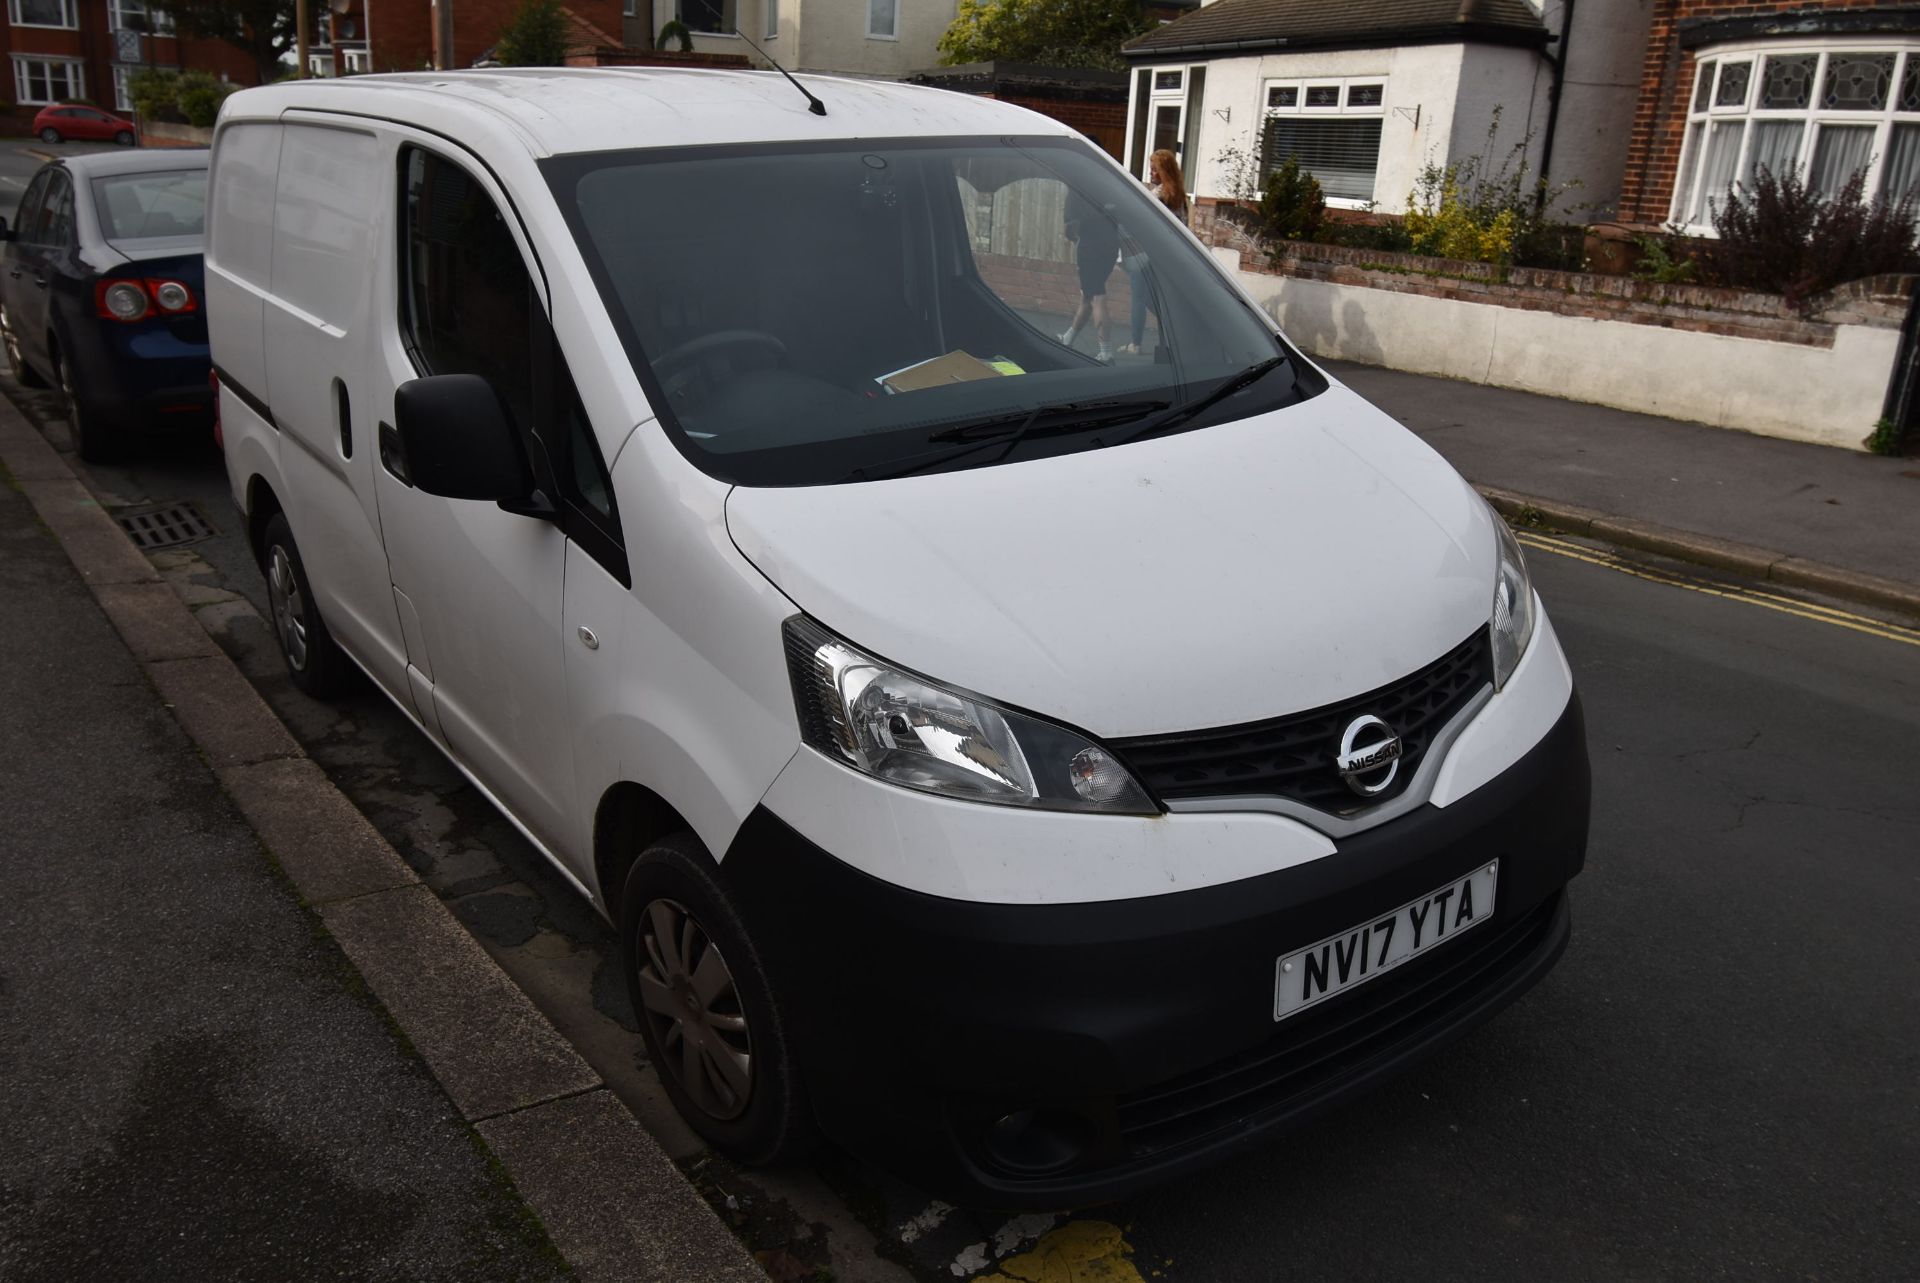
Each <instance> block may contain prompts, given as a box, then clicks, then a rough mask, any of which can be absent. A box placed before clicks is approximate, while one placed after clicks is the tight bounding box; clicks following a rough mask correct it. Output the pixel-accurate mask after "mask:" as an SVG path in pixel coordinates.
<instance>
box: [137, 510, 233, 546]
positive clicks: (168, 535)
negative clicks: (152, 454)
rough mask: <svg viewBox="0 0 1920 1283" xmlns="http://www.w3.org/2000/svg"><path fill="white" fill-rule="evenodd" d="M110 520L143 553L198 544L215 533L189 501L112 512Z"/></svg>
mask: <svg viewBox="0 0 1920 1283" xmlns="http://www.w3.org/2000/svg"><path fill="white" fill-rule="evenodd" d="M114 520H115V521H118V522H119V523H120V528H121V529H122V530H124V531H126V532H127V535H128V536H129V537H130V538H131V539H132V540H133V545H134V547H136V548H139V549H140V550H141V551H143V552H151V551H152V550H154V549H155V548H178V547H179V546H180V545H181V544H189V543H199V542H200V541H201V540H202V539H211V538H213V537H214V535H216V534H218V533H219V531H217V530H215V529H214V528H213V523H212V522H210V521H208V520H207V518H206V516H205V514H203V513H202V512H201V511H200V509H199V507H198V506H196V505H195V504H192V503H170V504H168V505H167V506H166V507H164V508H147V509H144V510H142V511H140V512H121V513H116V514H114Z"/></svg>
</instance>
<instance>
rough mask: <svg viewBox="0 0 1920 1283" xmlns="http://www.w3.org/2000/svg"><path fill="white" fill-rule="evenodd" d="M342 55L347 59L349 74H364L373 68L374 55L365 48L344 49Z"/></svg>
mask: <svg viewBox="0 0 1920 1283" xmlns="http://www.w3.org/2000/svg"><path fill="white" fill-rule="evenodd" d="M340 52H341V55H342V56H343V57H344V58H346V60H347V74H348V75H349V76H364V75H365V74H366V73H367V72H369V71H372V70H373V55H372V54H371V53H369V52H368V51H367V50H365V49H343V50H341V51H340Z"/></svg>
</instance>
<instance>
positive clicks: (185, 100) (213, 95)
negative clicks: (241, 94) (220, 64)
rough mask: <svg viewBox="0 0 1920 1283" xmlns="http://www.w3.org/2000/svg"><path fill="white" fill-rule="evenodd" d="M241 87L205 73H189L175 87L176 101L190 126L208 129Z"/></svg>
mask: <svg viewBox="0 0 1920 1283" xmlns="http://www.w3.org/2000/svg"><path fill="white" fill-rule="evenodd" d="M239 87H240V86H238V85H230V84H228V83H227V82H226V81H224V80H217V79H215V78H214V77H213V76H210V75H208V74H207V73H206V72H204V71H189V72H186V73H185V74H183V75H182V76H181V77H180V79H179V83H178V84H177V86H176V87H175V91H174V101H175V102H176V103H177V104H178V106H179V110H180V114H181V115H182V116H184V117H185V118H186V122H187V123H188V124H189V125H194V126H196V127H198V128H200V129H207V128H209V127H211V126H212V124H213V122H214V121H215V120H216V119H217V118H218V117H219V115H220V104H221V103H223V102H225V101H226V100H227V96H228V95H229V94H231V93H233V92H235V91H236V90H238V89H239Z"/></svg>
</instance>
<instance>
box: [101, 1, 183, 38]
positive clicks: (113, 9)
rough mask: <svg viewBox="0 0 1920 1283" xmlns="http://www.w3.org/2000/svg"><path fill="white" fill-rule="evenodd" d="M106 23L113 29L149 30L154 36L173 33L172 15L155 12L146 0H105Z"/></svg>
mask: <svg viewBox="0 0 1920 1283" xmlns="http://www.w3.org/2000/svg"><path fill="white" fill-rule="evenodd" d="M107 25H108V27H110V28H111V29H112V30H114V31H150V32H152V33H153V34H154V35H156V36H170V35H172V34H173V15H172V14H170V13H156V12H154V11H153V10H151V9H149V8H148V7H147V2H146V0H107Z"/></svg>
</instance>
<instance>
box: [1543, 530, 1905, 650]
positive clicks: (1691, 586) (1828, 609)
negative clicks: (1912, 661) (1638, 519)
mask: <svg viewBox="0 0 1920 1283" xmlns="http://www.w3.org/2000/svg"><path fill="white" fill-rule="evenodd" d="M1514 534H1515V536H1516V537H1517V538H1518V539H1519V540H1520V542H1521V543H1522V544H1525V545H1526V546H1527V547H1528V548H1535V549H1538V550H1539V551H1541V552H1550V553H1552V554H1553V555H1555V556H1556V557H1568V558H1571V559H1572V560H1574V561H1584V562H1586V563H1587V564H1588V565H1590V566H1603V567H1605V568H1606V569H1608V570H1617V571H1619V572H1620V573H1621V574H1623V575H1632V576H1633V577H1634V578H1635V579H1646V580H1650V581H1651V582H1653V583H1656V584H1666V585H1668V586H1669V587H1672V588H1685V589H1687V590H1689V591H1690V592H1697V593H1705V594H1706V595H1708V596H1709V597H1725V598H1726V599H1727V600H1729V601H1738V602H1744V603H1745V604H1747V605H1749V606H1759V607H1762V608H1763V609H1766V610H1777V611H1779V612H1780V613H1781V614H1783V615H1793V616H1795V617H1796V618H1799V619H1810V620H1812V621H1813V622H1814V623H1816V624H1832V625H1833V626H1834V627H1836V628H1847V629H1851V630H1852V631H1854V632H1856V633H1865V634H1867V635H1868V636H1869V637H1882V638H1885V639H1886V640H1887V641H1894V642H1902V643H1904V644H1906V645H1908V646H1920V629H1913V628H1907V627H1904V626H1903V625H1900V624H1889V623H1885V622H1883V621H1881V620H1878V619H1869V618H1868V617H1867V616H1865V615H1856V614H1854V613H1853V612H1851V611H1846V610H1839V609H1836V608H1835V607H1832V606H1818V605H1815V604H1814V603H1812V602H1810V601H1800V600H1798V599H1797V598H1793V597H1783V596H1781V595H1780V594H1779V593H1773V592H1767V591H1765V590H1764V589H1761V588H1750V587H1746V586H1744V585H1736V584H1731V583H1716V582H1714V581H1712V580H1707V579H1698V578H1695V577H1694V576H1692V575H1686V574H1681V573H1680V572H1678V571H1672V570H1664V569H1655V568H1654V567H1652V566H1644V565H1641V564H1639V563H1637V562H1631V561H1628V560H1626V559H1625V558H1624V557H1621V556H1619V555H1618V554H1615V553H1609V552H1602V551H1600V550H1599V549H1596V548H1589V547H1587V546H1586V545H1584V544H1577V543H1574V542H1572V541H1571V540H1567V539H1559V538H1556V537H1554V536H1552V535H1544V534H1541V533H1540V532H1538V531H1536V530H1516V531H1514Z"/></svg>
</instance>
